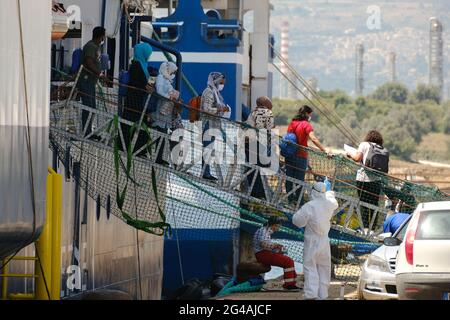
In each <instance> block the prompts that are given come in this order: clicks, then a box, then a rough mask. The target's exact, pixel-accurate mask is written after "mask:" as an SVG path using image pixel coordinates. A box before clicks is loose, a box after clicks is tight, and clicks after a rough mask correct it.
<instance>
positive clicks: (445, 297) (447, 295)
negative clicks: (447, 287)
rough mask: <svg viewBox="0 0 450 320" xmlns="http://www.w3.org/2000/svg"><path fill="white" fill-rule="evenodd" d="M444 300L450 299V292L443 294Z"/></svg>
mask: <svg viewBox="0 0 450 320" xmlns="http://www.w3.org/2000/svg"><path fill="white" fill-rule="evenodd" d="M442 300H450V292H444V293H443V294H442Z"/></svg>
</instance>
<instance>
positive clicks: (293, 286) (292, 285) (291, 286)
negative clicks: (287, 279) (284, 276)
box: [283, 284, 302, 291]
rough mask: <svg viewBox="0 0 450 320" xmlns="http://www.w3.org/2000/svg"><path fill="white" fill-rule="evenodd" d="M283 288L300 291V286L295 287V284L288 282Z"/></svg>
mask: <svg viewBox="0 0 450 320" xmlns="http://www.w3.org/2000/svg"><path fill="white" fill-rule="evenodd" d="M283 289H284V290H289V291H300V290H301V289H302V288H300V287H297V286H296V285H295V284H289V285H284V286H283Z"/></svg>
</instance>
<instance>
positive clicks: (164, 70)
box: [159, 61, 178, 80]
mask: <svg viewBox="0 0 450 320" xmlns="http://www.w3.org/2000/svg"><path fill="white" fill-rule="evenodd" d="M177 70H178V67H177V65H176V64H175V63H173V62H170V61H167V62H163V63H161V66H160V67H159V74H161V75H162V76H163V77H164V78H165V79H167V80H172V78H171V77H170V75H171V74H172V73H174V72H176V71H177Z"/></svg>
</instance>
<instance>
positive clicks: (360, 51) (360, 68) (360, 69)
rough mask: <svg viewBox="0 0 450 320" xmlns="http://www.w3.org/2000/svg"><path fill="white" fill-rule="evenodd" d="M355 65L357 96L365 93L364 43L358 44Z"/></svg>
mask: <svg viewBox="0 0 450 320" xmlns="http://www.w3.org/2000/svg"><path fill="white" fill-rule="evenodd" d="M355 67H356V72H355V93H356V96H361V95H363V93H364V45H363V44H362V43H359V44H358V45H357V46H356V59H355Z"/></svg>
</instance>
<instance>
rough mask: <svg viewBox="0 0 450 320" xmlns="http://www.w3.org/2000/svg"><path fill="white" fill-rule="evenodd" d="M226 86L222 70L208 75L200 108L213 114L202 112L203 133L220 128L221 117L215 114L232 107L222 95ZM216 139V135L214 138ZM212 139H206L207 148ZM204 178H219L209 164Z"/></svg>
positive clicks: (224, 111)
mask: <svg viewBox="0 0 450 320" xmlns="http://www.w3.org/2000/svg"><path fill="white" fill-rule="evenodd" d="M224 87H225V75H223V74H222V73H220V72H211V73H210V74H209V75H208V83H207V86H206V88H205V90H203V93H202V98H201V102H200V109H201V110H202V111H204V112H206V113H209V114H211V115H208V114H205V113H201V115H200V120H201V121H202V124H203V127H204V128H203V134H204V133H205V132H206V131H207V130H209V129H210V128H211V129H220V128H221V126H220V119H218V118H216V117H215V116H219V117H220V116H223V115H224V113H226V112H230V111H231V110H230V107H229V106H228V105H227V104H226V103H225V100H224V99H223V97H222V95H221V93H220V92H221V91H222V90H223V89H224ZM212 139H214V137H213V138H212ZM212 142H213V140H212V141H204V142H203V147H204V148H206V147H207V146H208V145H210V144H211V143H212ZM203 178H204V179H207V180H212V181H216V180H217V178H216V177H214V176H212V175H211V166H210V165H209V164H207V165H206V167H205V172H204V173H203Z"/></svg>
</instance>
